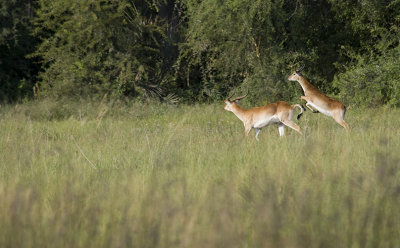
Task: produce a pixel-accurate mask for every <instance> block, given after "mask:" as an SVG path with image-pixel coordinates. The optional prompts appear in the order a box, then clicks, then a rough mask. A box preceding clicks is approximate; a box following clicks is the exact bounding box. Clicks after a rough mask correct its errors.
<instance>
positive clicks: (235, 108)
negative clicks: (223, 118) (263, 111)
mask: <svg viewBox="0 0 400 248" xmlns="http://www.w3.org/2000/svg"><path fill="white" fill-rule="evenodd" d="M232 112H233V113H234V114H235V115H236V116H237V117H238V118H239V119H240V120H241V121H243V115H244V113H245V112H246V110H245V109H244V108H242V107H240V106H239V105H237V104H236V103H234V104H232Z"/></svg>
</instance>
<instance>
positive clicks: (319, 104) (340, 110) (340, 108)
mask: <svg viewBox="0 0 400 248" xmlns="http://www.w3.org/2000/svg"><path fill="white" fill-rule="evenodd" d="M303 68H304V65H303V66H302V67H301V68H299V69H298V70H296V71H295V72H293V73H292V74H291V75H290V76H289V78H288V80H290V81H297V82H299V83H300V85H301V87H302V88H303V91H304V96H301V97H300V102H302V101H303V99H304V100H305V101H306V102H307V103H306V107H307V108H308V109H310V110H311V112H313V113H318V112H321V113H323V114H324V115H327V116H331V117H332V118H333V119H335V121H336V122H337V123H339V125H341V126H342V127H344V128H345V129H346V130H349V129H350V127H349V125H348V124H347V123H346V122H345V121H344V115H345V114H346V107H345V106H344V105H343V103H341V102H339V101H337V100H335V99H332V98H330V97H328V96H326V95H325V94H323V93H322V92H321V91H319V90H318V89H317V88H315V87H314V86H313V85H311V84H310V82H308V81H307V79H306V78H305V77H303V75H302V74H301V70H303ZM311 107H312V108H314V109H315V110H317V111H315V110H314V109H312V108H311Z"/></svg>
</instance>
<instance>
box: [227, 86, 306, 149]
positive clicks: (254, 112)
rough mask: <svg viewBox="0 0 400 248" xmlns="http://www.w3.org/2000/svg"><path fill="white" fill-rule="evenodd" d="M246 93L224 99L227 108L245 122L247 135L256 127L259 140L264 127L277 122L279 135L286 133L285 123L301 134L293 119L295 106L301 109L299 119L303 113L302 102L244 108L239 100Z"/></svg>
mask: <svg viewBox="0 0 400 248" xmlns="http://www.w3.org/2000/svg"><path fill="white" fill-rule="evenodd" d="M248 94H249V92H247V94H246V95H244V96H240V97H236V98H235V99H230V98H231V97H232V96H233V95H231V96H230V97H228V98H227V99H225V100H224V102H225V108H224V109H225V110H227V111H231V112H233V113H234V114H235V115H236V116H237V117H238V118H239V119H240V120H241V121H242V122H243V124H244V131H245V134H246V136H248V135H249V132H250V130H251V129H252V128H255V129H256V140H257V141H258V140H259V139H258V134H259V133H260V131H261V129H262V128H263V127H266V126H269V125H272V124H277V125H278V130H279V136H283V135H284V133H285V129H284V125H285V126H288V127H290V128H292V129H294V130H295V131H296V132H298V133H300V134H301V130H300V127H299V126H298V125H296V124H295V123H294V122H293V121H292V117H293V112H294V108H295V107H298V108H299V109H300V111H301V112H300V114H298V116H297V119H299V118H300V117H301V115H302V114H303V108H302V107H301V105H300V104H294V105H290V104H289V103H287V102H283V101H281V102H277V103H271V104H268V105H266V106H263V107H256V108H251V109H244V108H242V107H240V106H239V105H238V102H239V101H240V100H242V99H243V98H245V97H246V96H247V95H248Z"/></svg>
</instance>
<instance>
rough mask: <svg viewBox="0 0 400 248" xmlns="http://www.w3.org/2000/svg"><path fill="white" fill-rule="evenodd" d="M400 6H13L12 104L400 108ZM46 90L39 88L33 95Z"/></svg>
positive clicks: (4, 48) (38, 2)
mask: <svg viewBox="0 0 400 248" xmlns="http://www.w3.org/2000/svg"><path fill="white" fill-rule="evenodd" d="M399 24H400V0H391V1H390V0H350V1H341V0H324V1H316V0H290V1H288V0H227V1H220V0H204V1H200V0H72V1H64V0H1V1H0V102H4V103H10V102H20V101H26V100H29V99H32V98H34V95H35V94H36V95H37V94H38V91H40V96H41V97H51V98H55V99H64V98H65V99H87V98H88V99H96V98H104V96H106V97H108V98H113V99H125V98H129V99H130V98H137V99H148V98H157V99H160V100H161V101H165V102H169V103H192V102H213V101H217V100H221V99H223V98H224V97H226V95H227V94H228V93H230V92H232V91H234V90H237V91H241V92H243V91H245V90H247V89H250V92H251V96H250V97H249V99H250V102H251V103H259V102H263V101H264V102H265V101H268V102H272V101H276V100H287V101H290V100H293V101H297V100H298V99H299V94H300V91H301V88H300V87H299V86H298V85H297V83H294V82H289V81H288V80H287V77H288V75H289V74H290V73H291V72H292V71H293V70H294V69H296V68H297V67H298V66H300V65H302V64H305V66H306V67H305V70H304V74H305V76H306V77H307V78H308V79H309V80H310V81H311V82H312V83H313V84H314V85H315V86H316V87H318V88H319V89H320V90H322V91H323V92H325V93H327V94H328V95H331V96H335V97H337V98H339V99H341V100H342V101H344V103H345V104H346V105H349V104H350V105H352V106H353V105H354V106H364V107H370V106H377V105H389V106H399V105H400V73H399V71H400V43H399V32H400V25H399ZM33 89H35V90H33Z"/></svg>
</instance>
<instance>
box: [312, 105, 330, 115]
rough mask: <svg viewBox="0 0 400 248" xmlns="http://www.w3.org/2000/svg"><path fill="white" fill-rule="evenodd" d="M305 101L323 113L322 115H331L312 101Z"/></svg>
mask: <svg viewBox="0 0 400 248" xmlns="http://www.w3.org/2000/svg"><path fill="white" fill-rule="evenodd" d="M307 103H308V105H310V106H311V107H313V108H314V109H316V110H318V111H319V112H320V113H322V114H324V115H327V116H331V113H330V112H329V111H328V110H325V109H323V108H321V107H318V106H317V105H315V104H314V103H312V102H307Z"/></svg>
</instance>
